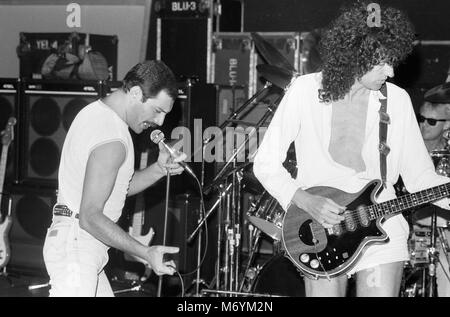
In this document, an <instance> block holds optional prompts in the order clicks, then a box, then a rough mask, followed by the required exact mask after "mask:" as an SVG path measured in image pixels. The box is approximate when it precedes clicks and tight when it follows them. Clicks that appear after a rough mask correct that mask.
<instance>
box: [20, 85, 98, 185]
mask: <svg viewBox="0 0 450 317" xmlns="http://www.w3.org/2000/svg"><path fill="white" fill-rule="evenodd" d="M23 88H24V89H23V91H22V104H21V108H20V118H21V120H20V121H21V122H20V130H21V138H20V145H21V146H20V158H19V171H20V172H19V178H20V182H21V183H23V184H26V185H36V184H38V185H44V186H52V187H54V186H56V184H57V178H58V168H59V160H60V154H61V150H62V146H63V144H64V139H65V137H66V134H67V131H68V130H69V127H70V125H71V123H72V121H73V119H74V118H75V116H76V115H77V114H78V112H79V111H80V110H81V109H82V108H84V107H85V106H86V105H88V104H89V103H91V102H93V101H95V100H96V99H98V98H99V95H100V93H101V90H102V89H101V82H79V81H74V82H70V81H69V82H57V81H44V80H41V81H26V82H24V85H23Z"/></svg>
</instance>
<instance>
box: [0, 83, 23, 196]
mask: <svg viewBox="0 0 450 317" xmlns="http://www.w3.org/2000/svg"><path fill="white" fill-rule="evenodd" d="M19 91H20V80H19V79H16V78H0V131H3V130H4V129H5V127H6V124H7V122H8V120H9V118H10V117H16V118H17V109H18V105H19V97H20V93H19ZM14 132H15V133H14V135H13V140H12V143H10V146H9V148H8V156H7V159H6V175H5V184H9V183H10V182H12V181H13V180H16V179H17V173H16V170H17V169H16V168H14V166H15V165H16V164H15V160H16V158H17V156H16V152H15V147H14V145H15V144H17V143H18V142H17V138H18V133H17V132H18V129H17V125H16V126H14ZM1 191H2V188H0V192H1Z"/></svg>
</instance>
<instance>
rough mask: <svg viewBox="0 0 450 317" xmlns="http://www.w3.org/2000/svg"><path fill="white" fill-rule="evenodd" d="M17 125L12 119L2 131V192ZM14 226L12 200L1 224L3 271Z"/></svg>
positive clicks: (0, 237) (0, 180)
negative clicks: (9, 151) (10, 145)
mask: <svg viewBox="0 0 450 317" xmlns="http://www.w3.org/2000/svg"><path fill="white" fill-rule="evenodd" d="M15 124H16V118H14V117H11V118H9V120H8V123H7V124H6V128H5V130H3V131H2V133H1V136H2V145H3V146H2V156H1V159H0V191H2V190H3V184H4V181H5V173H6V159H7V157H8V147H9V144H10V143H11V141H12V140H13V139H14V125H15ZM2 198H3V193H0V208H1V206H2ZM11 225H12V217H11V199H9V203H8V213H7V215H6V216H5V219H3V221H2V223H0V269H3V268H4V267H5V266H6V265H7V264H8V261H9V258H10V252H11V250H10V247H9V241H8V234H9V230H10V229H11Z"/></svg>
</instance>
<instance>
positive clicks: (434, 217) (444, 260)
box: [400, 135, 450, 297]
mask: <svg viewBox="0 0 450 317" xmlns="http://www.w3.org/2000/svg"><path fill="white" fill-rule="evenodd" d="M444 137H446V135H444ZM446 138H447V139H449V138H448V136H447V137H446ZM430 156H431V158H432V160H433V163H434V166H435V169H436V173H437V174H439V175H443V176H447V177H449V176H450V148H449V147H448V146H447V148H445V149H442V150H434V151H432V152H431V153H430ZM447 213H448V211H444V210H442V209H440V208H439V207H436V206H434V205H429V206H425V207H423V208H421V209H419V210H416V211H415V212H414V213H413V215H412V217H411V219H410V221H409V222H410V237H409V240H408V248H409V253H410V260H409V261H408V262H406V263H405V267H404V274H403V280H402V287H401V292H400V295H401V296H402V297H448V296H450V271H449V269H450V257H449V255H450V246H449V238H450V229H449V228H450V216H449V215H447Z"/></svg>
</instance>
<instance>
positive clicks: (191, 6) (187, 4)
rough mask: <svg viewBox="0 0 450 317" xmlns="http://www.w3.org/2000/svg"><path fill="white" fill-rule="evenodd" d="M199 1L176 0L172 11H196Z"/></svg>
mask: <svg viewBox="0 0 450 317" xmlns="http://www.w3.org/2000/svg"><path fill="white" fill-rule="evenodd" d="M196 10H197V3H196V2H195V1H174V2H172V12H183V11H196Z"/></svg>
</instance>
